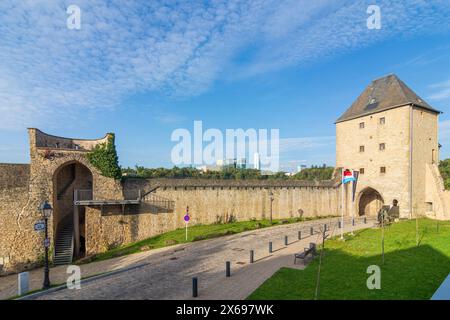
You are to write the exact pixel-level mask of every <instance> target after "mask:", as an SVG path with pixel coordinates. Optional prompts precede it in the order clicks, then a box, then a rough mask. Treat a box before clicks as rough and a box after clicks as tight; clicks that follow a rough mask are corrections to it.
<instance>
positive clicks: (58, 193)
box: [53, 161, 93, 264]
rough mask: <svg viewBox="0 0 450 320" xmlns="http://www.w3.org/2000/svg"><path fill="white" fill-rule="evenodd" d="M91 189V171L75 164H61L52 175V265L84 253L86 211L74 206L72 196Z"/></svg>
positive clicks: (70, 162) (72, 162) (71, 162)
mask: <svg viewBox="0 0 450 320" xmlns="http://www.w3.org/2000/svg"><path fill="white" fill-rule="evenodd" d="M92 188H93V176H92V172H91V170H89V168H87V167H86V166H85V165H83V164H82V163H80V162H78V161H69V162H66V163H64V164H62V165H61V166H59V167H58V169H57V170H56V171H55V173H54V175H53V203H54V216H53V228H54V234H55V239H54V241H55V242H54V243H55V246H54V247H55V252H54V262H55V264H58V263H60V264H64V263H65V262H68V261H69V260H70V262H71V261H72V260H71V259H72V257H73V256H75V257H81V256H83V255H84V253H85V208H84V207H75V206H74V192H75V190H92ZM72 243H73V245H72ZM71 246H72V247H71ZM68 252H72V253H73V254H69V253H68Z"/></svg>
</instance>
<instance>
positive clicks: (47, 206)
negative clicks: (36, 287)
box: [39, 200, 53, 289]
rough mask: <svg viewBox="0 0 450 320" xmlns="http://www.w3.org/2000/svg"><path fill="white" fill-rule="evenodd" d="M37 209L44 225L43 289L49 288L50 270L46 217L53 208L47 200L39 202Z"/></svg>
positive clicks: (49, 215)
mask: <svg viewBox="0 0 450 320" xmlns="http://www.w3.org/2000/svg"><path fill="white" fill-rule="evenodd" d="M39 211H40V212H41V214H42V218H44V225H45V239H44V247H45V267H44V285H43V289H48V288H50V275H49V273H50V270H49V267H48V247H50V239H49V238H48V218H50V217H51V215H52V212H53V208H52V206H51V205H50V203H48V201H47V200H45V201H44V202H42V203H41V205H40V206H39Z"/></svg>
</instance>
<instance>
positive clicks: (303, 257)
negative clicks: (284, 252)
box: [294, 242, 316, 264]
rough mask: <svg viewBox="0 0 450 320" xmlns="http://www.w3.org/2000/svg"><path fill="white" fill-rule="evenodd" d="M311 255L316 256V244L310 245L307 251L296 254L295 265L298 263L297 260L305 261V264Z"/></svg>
mask: <svg viewBox="0 0 450 320" xmlns="http://www.w3.org/2000/svg"><path fill="white" fill-rule="evenodd" d="M309 255H311V256H312V257H314V256H315V255H316V244H315V243H312V242H311V243H310V244H309V248H305V250H304V251H303V252H301V253H296V254H295V255H294V264H296V263H297V259H300V260H303V262H304V261H305V260H306V258H307V257H308V256H309Z"/></svg>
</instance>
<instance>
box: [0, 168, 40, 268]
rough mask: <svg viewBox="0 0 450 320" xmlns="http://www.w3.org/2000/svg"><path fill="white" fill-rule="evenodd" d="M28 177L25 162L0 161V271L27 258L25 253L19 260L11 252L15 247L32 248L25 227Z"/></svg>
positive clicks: (28, 216)
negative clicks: (2, 162) (24, 256)
mask: <svg viewBox="0 0 450 320" xmlns="http://www.w3.org/2000/svg"><path fill="white" fill-rule="evenodd" d="M29 180H30V166H29V165H26V164H0V203H1V205H0V274H4V273H7V272H9V271H10V270H11V269H12V268H13V267H14V266H17V267H18V268H23V266H24V265H26V264H28V263H29V262H30V261H31V259H30V258H31V257H29V256H27V257H26V258H25V259H20V258H18V257H17V256H16V255H15V254H14V252H15V251H17V250H19V251H24V250H27V251H32V250H33V245H32V243H29V242H28V240H29V237H28V233H29V230H28V228H27V227H26V226H27V225H28V223H29V220H30V215H29V211H28V209H29V200H30V194H29ZM29 245H30V247H28V246H29Z"/></svg>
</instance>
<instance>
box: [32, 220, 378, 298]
mask: <svg viewBox="0 0 450 320" xmlns="http://www.w3.org/2000/svg"><path fill="white" fill-rule="evenodd" d="M324 223H332V225H333V226H332V227H331V231H332V233H333V234H338V233H339V230H338V229H337V226H336V225H337V219H326V220H320V222H319V221H317V220H316V221H311V222H301V223H296V224H289V225H282V226H277V227H272V228H267V229H260V230H255V231H249V232H245V233H241V234H237V235H232V236H228V237H223V238H218V239H213V240H206V241H200V242H194V243H191V244H187V245H183V246H178V247H176V248H175V249H169V250H165V251H161V252H156V253H153V254H146V255H142V254H140V255H141V256H142V257H141V258H140V261H139V264H137V267H136V268H134V269H132V270H128V271H126V272H120V273H116V274H113V275H109V276H104V277H101V278H99V279H96V280H92V281H89V282H87V283H82V287H81V289H79V290H69V289H63V290H59V291H56V292H52V293H47V294H45V295H41V296H39V297H35V299H89V300H91V299H189V298H190V297H191V283H192V277H194V276H197V277H198V278H199V284H200V285H199V292H200V295H199V297H200V298H205V299H244V298H245V297H247V296H248V294H250V293H251V292H253V290H254V289H256V288H257V287H258V286H259V285H260V284H261V283H262V282H263V281H264V280H265V279H267V278H268V277H270V276H271V275H272V274H273V272H275V271H276V270H278V269H279V268H280V267H282V266H284V265H286V264H291V265H292V261H293V256H292V253H293V252H298V251H302V250H303V247H304V246H305V245H306V244H307V243H309V242H318V241H319V240H320V235H319V234H318V233H317V234H314V235H312V236H311V235H310V226H312V225H315V226H318V225H319V224H320V225H323V224H324ZM346 225H347V227H346V228H345V230H346V231H349V229H348V228H349V227H350V224H348V223H347V224H346ZM370 226H372V224H371V223H370V224H369V223H368V224H363V222H362V220H361V221H360V222H359V223H357V226H355V229H360V228H367V227H370ZM299 230H302V234H303V240H301V241H298V231H299ZM316 230H317V229H316ZM285 235H288V237H289V242H290V244H289V246H288V247H285V246H284V236H285ZM269 241H272V242H273V249H274V250H275V252H274V253H273V254H272V255H270V256H269V254H268V242H269ZM278 249H279V250H278ZM249 250H254V251H255V260H256V261H255V263H253V264H249ZM225 261H231V263H232V270H233V276H232V277H231V278H225V277H224V268H225ZM215 288H216V289H215ZM220 288H222V290H221V289H220Z"/></svg>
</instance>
